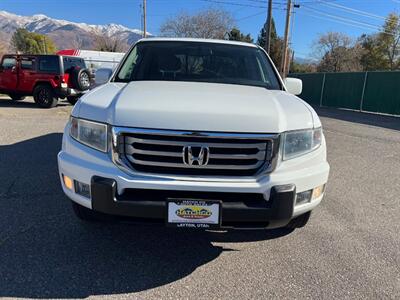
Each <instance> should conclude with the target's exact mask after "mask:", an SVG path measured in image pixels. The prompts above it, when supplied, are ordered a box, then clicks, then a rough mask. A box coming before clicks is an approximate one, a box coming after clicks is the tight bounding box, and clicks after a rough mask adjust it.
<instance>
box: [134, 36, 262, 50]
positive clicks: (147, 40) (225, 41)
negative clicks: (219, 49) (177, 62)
mask: <svg viewBox="0 0 400 300" xmlns="http://www.w3.org/2000/svg"><path fill="white" fill-rule="evenodd" d="M138 42H197V43H212V44H226V45H240V46H246V47H253V48H257V47H258V46H257V45H255V44H251V43H245V42H238V41H229V40H214V39H195V38H163V37H150V38H143V39H140V40H139V41H138Z"/></svg>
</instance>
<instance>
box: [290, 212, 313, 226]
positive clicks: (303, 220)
mask: <svg viewBox="0 0 400 300" xmlns="http://www.w3.org/2000/svg"><path fill="white" fill-rule="evenodd" d="M310 216H311V211H309V212H307V213H305V214H302V215H300V216H298V217H296V218H294V219H293V220H291V221H290V223H289V224H287V225H286V226H285V228H288V229H296V228H302V227H304V226H306V224H307V223H308V220H310Z"/></svg>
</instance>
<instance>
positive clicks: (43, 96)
mask: <svg viewBox="0 0 400 300" xmlns="http://www.w3.org/2000/svg"><path fill="white" fill-rule="evenodd" d="M33 98H34V99H35V102H36V104H37V105H39V106H40V107H43V108H51V107H54V106H56V105H57V102H58V98H57V97H56V95H55V94H54V91H53V89H52V88H51V87H50V86H47V85H39V86H37V87H36V88H35V90H34V91H33Z"/></svg>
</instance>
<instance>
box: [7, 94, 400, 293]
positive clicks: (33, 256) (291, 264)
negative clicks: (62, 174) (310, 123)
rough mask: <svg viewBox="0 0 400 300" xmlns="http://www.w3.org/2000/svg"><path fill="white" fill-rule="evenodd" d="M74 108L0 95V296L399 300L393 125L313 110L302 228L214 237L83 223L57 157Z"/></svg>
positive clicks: (399, 174) (399, 170) (399, 144)
mask: <svg viewBox="0 0 400 300" xmlns="http://www.w3.org/2000/svg"><path fill="white" fill-rule="evenodd" d="M70 110H71V106H69V105H68V104H64V103H63V102H61V103H60V105H59V106H58V107H57V108H54V109H50V110H44V109H39V108H36V106H35V105H34V103H33V102H32V101H30V100H28V101H23V102H12V101H10V100H8V99H7V98H6V97H1V96H0V179H1V180H0V212H1V216H0V298H2V297H6V298H8V297H10V298H83V297H91V298H115V299H121V298H122V299H128V298H129V299H135V298H136V299H271V298H279V299H283V298H288V299H306V298H314V299H333V298H337V299H399V298H400V196H399V195H400V180H399V178H400V118H393V117H383V116H375V115H368V114H360V113H355V112H347V111H339V110H331V109H329V110H328V109H321V110H319V111H318V112H319V114H320V116H321V119H322V122H323V125H324V130H325V135H326V138H327V144H328V160H329V163H330V165H331V173H330V180H329V183H328V186H327V190H326V195H325V198H324V200H323V203H322V204H321V206H319V207H318V208H317V209H316V210H315V211H314V213H313V215H312V217H311V221H310V223H309V225H307V226H306V227H305V228H303V229H298V230H295V231H292V232H288V231H284V230H271V231H234V232H228V233H221V232H198V231H179V230H178V231H175V230H172V229H166V228H163V227H153V226H143V225H142V226H138V225H132V224H90V225H88V224H84V223H81V222H80V221H78V220H77V219H76V218H75V216H74V215H73V213H72V210H71V206H70V203H69V201H68V199H67V198H66V197H65V196H64V195H63V193H62V191H61V187H60V183H59V178H58V173H57V160H56V155H57V153H58V151H59V149H60V147H61V137H62V130H63V128H64V125H65V123H66V122H67V120H68V117H69V112H70Z"/></svg>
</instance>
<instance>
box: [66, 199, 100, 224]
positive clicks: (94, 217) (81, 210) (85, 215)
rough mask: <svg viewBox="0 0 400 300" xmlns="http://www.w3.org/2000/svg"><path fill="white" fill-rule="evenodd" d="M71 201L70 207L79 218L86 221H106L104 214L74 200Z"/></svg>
mask: <svg viewBox="0 0 400 300" xmlns="http://www.w3.org/2000/svg"><path fill="white" fill-rule="evenodd" d="M71 203H72V209H73V211H74V213H75V216H77V217H78V218H79V219H80V220H82V221H87V222H101V221H107V217H106V215H104V214H101V213H98V212H96V211H94V210H91V209H89V208H86V207H84V206H82V205H79V204H78V203H75V202H74V201H71Z"/></svg>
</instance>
